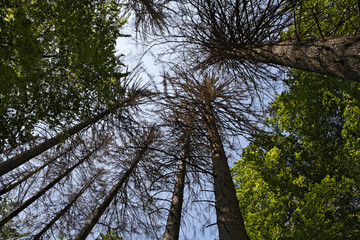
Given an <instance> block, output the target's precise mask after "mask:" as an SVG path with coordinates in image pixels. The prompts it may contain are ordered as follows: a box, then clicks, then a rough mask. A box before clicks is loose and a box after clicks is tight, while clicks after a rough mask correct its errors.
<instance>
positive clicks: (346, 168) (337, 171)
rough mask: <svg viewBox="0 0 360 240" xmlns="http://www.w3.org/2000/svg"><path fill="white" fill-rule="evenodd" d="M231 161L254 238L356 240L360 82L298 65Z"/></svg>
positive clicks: (359, 212)
mask: <svg viewBox="0 0 360 240" xmlns="http://www.w3.org/2000/svg"><path fill="white" fill-rule="evenodd" d="M287 85H288V87H289V90H288V91H286V92H284V93H282V94H280V95H279V96H278V97H277V99H276V101H275V102H273V103H272V104H271V107H270V109H269V118H268V127H269V128H270V129H272V130H273V131H272V133H267V134H259V135H256V136H255V137H254V139H253V141H252V142H251V144H250V145H249V146H248V147H247V148H246V149H245V150H244V153H243V156H242V159H241V160H239V161H238V162H237V164H236V165H235V167H234V177H235V180H236V185H237V188H238V192H237V194H238V197H239V200H240V207H241V209H242V211H243V212H244V218H245V224H246V226H247V229H248V231H249V235H250V237H252V238H254V239H358V238H359V236H360V235H359V234H360V233H359V231H358V228H359V224H360V205H359V197H360V192H359V187H360V182H359V178H358V176H359V173H360V172H359V171H360V168H359V154H360V151H359V149H360V145H359V142H360V140H359V139H360V138H359V132H360V124H359V120H358V119H359V116H360V102H359V101H358V99H360V85H359V84H358V83H349V82H346V81H341V80H339V79H334V78H331V77H324V76H321V75H317V74H313V73H305V72H301V71H293V72H292V74H291V77H290V78H289V79H288V80H287Z"/></svg>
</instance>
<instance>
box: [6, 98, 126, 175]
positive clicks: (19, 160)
mask: <svg viewBox="0 0 360 240" xmlns="http://www.w3.org/2000/svg"><path fill="white" fill-rule="evenodd" d="M132 100H133V98H129V99H126V100H124V101H123V102H122V103H121V104H118V105H116V106H113V107H112V108H110V109H108V110H106V111H104V112H102V113H100V114H98V115H96V116H95V117H93V118H92V119H90V120H86V121H84V122H81V123H79V124H77V125H75V126H74V127H72V128H70V129H68V130H67V131H64V134H66V135H69V136H72V135H74V134H76V133H78V132H80V131H81V130H83V129H85V128H87V127H88V126H90V125H91V124H94V123H96V122H97V121H99V120H100V119H102V118H103V117H105V116H106V115H108V114H110V113H111V112H113V111H115V110H117V109H119V108H120V107H123V106H124V105H125V104H126V103H129V102H131V101H132ZM62 138H63V137H62V136H60V135H57V136H55V137H53V138H50V139H47V140H45V141H44V142H43V143H41V144H39V145H37V146H35V147H33V148H31V149H29V150H27V151H25V152H23V153H21V154H19V155H16V156H15V157H12V158H10V159H8V160H6V161H4V162H1V163H0V177H1V176H2V175H4V174H6V173H8V172H10V171H11V170H13V169H14V168H17V167H19V166H21V165H22V164H24V163H26V162H27V161H29V160H30V159H32V158H34V157H36V156H38V155H39V154H41V153H43V152H45V151H46V150H48V149H50V148H52V147H53V146H55V145H57V144H58V143H60V141H61V140H62Z"/></svg>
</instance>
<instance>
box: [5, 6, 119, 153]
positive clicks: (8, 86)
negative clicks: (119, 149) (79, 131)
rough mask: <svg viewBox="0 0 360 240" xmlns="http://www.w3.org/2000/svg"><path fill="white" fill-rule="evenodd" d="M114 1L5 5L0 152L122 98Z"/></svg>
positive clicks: (84, 116) (88, 114) (116, 11)
mask: <svg viewBox="0 0 360 240" xmlns="http://www.w3.org/2000/svg"><path fill="white" fill-rule="evenodd" d="M120 9H121V4H119V3H117V2H116V1H62V0H59V1H42V0H38V1H3V2H2V3H1V8H0V11H1V12H0V14H1V19H0V21H1V22H0V24H1V37H0V44H1V48H0V56H1V63H0V72H1V76H0V85H1V89H0V102H1V104H0V116H1V118H0V129H1V132H0V148H1V149H4V147H14V146H15V145H17V144H19V143H22V142H24V141H28V140H30V138H31V136H33V135H34V133H33V132H32V131H33V130H34V129H35V127H36V126H37V125H39V124H42V125H46V126H48V127H49V128H50V129H55V128H64V127H63V126H64V125H67V124H69V123H71V122H72V121H77V120H79V119H84V118H87V117H90V116H92V114H93V113H94V112H96V111H98V109H99V108H101V107H102V108H104V107H106V105H107V104H110V103H114V102H116V101H117V99H118V98H119V97H121V96H122V94H123V91H122V89H121V85H120V82H119V80H120V79H121V78H123V77H124V76H126V73H125V72H124V70H123V67H122V66H123V64H122V62H121V60H120V58H121V55H118V54H116V52H115V45H116V40H117V38H118V37H121V36H122V35H121V26H122V25H123V24H124V23H125V22H126V17H124V16H122V15H121V14H120V13H119V12H120Z"/></svg>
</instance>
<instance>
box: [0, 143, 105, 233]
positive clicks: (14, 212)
mask: <svg viewBox="0 0 360 240" xmlns="http://www.w3.org/2000/svg"><path fill="white" fill-rule="evenodd" d="M104 144H106V142H104V143H103V144H101V145H99V146H97V147H96V148H95V149H94V150H92V151H91V152H89V153H88V154H87V155H86V156H84V157H83V158H81V159H80V160H79V161H78V162H77V163H76V164H74V165H73V166H72V167H70V168H68V169H66V170H65V171H64V172H63V173H62V174H60V175H59V176H57V177H56V178H55V179H54V180H52V181H51V182H50V183H49V184H48V185H46V186H45V187H44V188H42V189H41V190H40V191H38V192H37V193H36V194H34V195H33V196H32V197H30V198H29V199H27V200H26V201H25V202H23V203H21V204H20V205H19V206H18V207H16V208H15V209H13V210H12V211H11V212H10V213H8V214H7V215H6V216H4V217H3V218H2V219H0V227H2V226H3V225H4V224H6V223H7V222H8V221H10V220H11V219H12V218H13V217H15V216H16V215H18V214H19V213H20V212H21V211H23V210H24V209H25V208H27V207H28V206H29V205H30V204H32V203H33V202H35V201H36V200H38V199H39V198H40V197H41V196H42V195H43V194H45V193H46V192H47V191H48V190H49V189H51V188H52V187H53V186H54V185H55V184H57V183H58V182H60V181H61V180H62V179H63V178H64V177H66V176H67V175H68V174H69V173H70V172H71V171H73V170H74V169H75V168H77V167H78V166H79V165H80V164H82V163H83V162H84V161H86V160H88V159H89V158H90V156H91V155H92V154H93V153H94V152H96V151H97V150H99V148H101V147H103V145H104Z"/></svg>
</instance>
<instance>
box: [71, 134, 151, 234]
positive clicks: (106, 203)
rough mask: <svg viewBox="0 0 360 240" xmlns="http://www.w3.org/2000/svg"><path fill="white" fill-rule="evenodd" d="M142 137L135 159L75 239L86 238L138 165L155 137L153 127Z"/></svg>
mask: <svg viewBox="0 0 360 240" xmlns="http://www.w3.org/2000/svg"><path fill="white" fill-rule="evenodd" d="M143 137H144V142H143V143H142V145H141V146H139V147H141V150H140V151H139V152H138V153H137V155H136V157H135V159H134V160H133V161H132V163H131V166H130V167H129V168H128V169H127V170H126V171H125V173H124V174H123V176H122V177H121V178H120V180H119V181H118V182H117V183H116V184H115V185H114V186H113V188H112V189H111V191H110V192H109V193H108V194H107V195H106V197H105V199H104V200H103V201H102V203H101V204H100V206H99V207H98V208H97V209H96V210H95V211H94V213H93V215H92V216H91V217H90V219H89V220H88V221H87V222H86V223H85V225H84V227H83V228H82V229H81V231H80V233H79V234H78V235H77V236H76V238H75V239H86V237H87V236H88V235H89V233H90V232H91V230H92V228H93V227H94V225H95V224H96V223H97V221H98V220H99V219H100V217H101V216H102V215H103V213H104V212H105V210H106V208H107V207H108V206H109V205H110V203H111V201H112V200H113V199H114V198H115V196H116V195H117V193H118V192H119V190H120V189H121V187H122V186H123V185H124V183H125V182H126V181H127V180H128V178H129V176H130V174H131V173H132V172H133V171H134V169H135V167H136V166H137V165H138V163H139V162H140V160H142V159H143V157H144V154H145V153H146V152H147V150H148V147H149V146H150V145H151V143H152V142H153V141H154V139H155V138H156V133H155V129H151V131H150V132H149V133H148V134H147V135H146V136H143Z"/></svg>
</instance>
